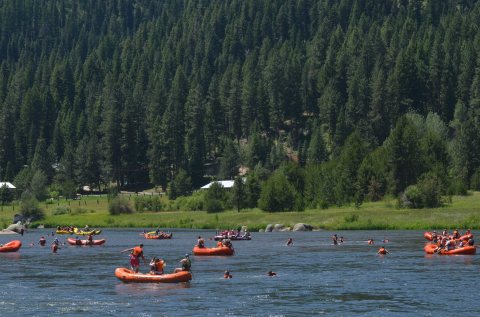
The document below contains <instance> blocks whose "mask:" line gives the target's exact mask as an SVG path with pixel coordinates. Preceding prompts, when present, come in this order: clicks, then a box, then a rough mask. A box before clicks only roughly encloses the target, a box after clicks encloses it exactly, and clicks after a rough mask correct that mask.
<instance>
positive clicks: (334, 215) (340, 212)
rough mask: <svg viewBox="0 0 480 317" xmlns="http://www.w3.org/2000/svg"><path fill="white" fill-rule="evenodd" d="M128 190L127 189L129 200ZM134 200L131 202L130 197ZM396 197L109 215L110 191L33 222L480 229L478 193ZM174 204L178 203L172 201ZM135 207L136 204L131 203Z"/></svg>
mask: <svg viewBox="0 0 480 317" xmlns="http://www.w3.org/2000/svg"><path fill="white" fill-rule="evenodd" d="M128 197H132V196H130V195H125V197H124V199H125V200H126V201H127V202H128V201H129V200H128ZM130 202H133V198H131V200H130ZM395 204H396V200H395V199H387V200H384V201H380V202H372V203H366V204H364V205H362V206H361V207H360V208H356V207H354V206H344V207H333V208H329V209H320V210H319V209H312V210H305V211H301V212H282V213H266V212H263V211H261V210H259V209H246V210H242V211H241V212H237V211H236V210H227V211H224V212H221V213H208V212H205V211H178V210H173V211H158V212H152V211H133V212H134V213H135V214H134V215H132V214H119V215H111V214H110V213H109V212H108V200H107V197H106V196H100V197H88V196H84V197H82V199H81V200H68V201H67V200H59V201H55V202H54V203H51V204H50V203H48V204H45V205H44V204H43V203H42V204H41V205H42V208H44V210H45V213H46V216H45V218H44V219H42V220H39V221H36V222H34V224H33V227H35V226H37V225H39V224H43V225H45V226H46V227H52V228H54V227H56V226H62V225H66V224H68V225H70V224H71V225H76V226H84V225H87V224H88V225H89V226H90V227H101V228H108V227H111V228H129V227H132V228H133V227H138V228H156V227H162V228H188V229H190V228H192V229H224V228H237V227H238V226H239V225H246V226H248V228H249V229H250V230H252V231H256V230H259V229H265V227H266V225H267V224H269V223H273V224H275V223H282V224H284V225H285V226H287V227H288V226H290V227H293V225H294V224H295V223H299V222H303V223H308V224H311V225H312V226H313V227H314V228H315V229H325V230H369V229H379V230H382V229H390V230H393V229H416V230H424V229H433V228H437V229H441V228H442V229H443V228H449V229H453V228H471V229H480V216H479V214H478V206H480V193H479V192H473V193H471V194H470V195H467V196H453V197H451V203H448V204H446V205H445V206H444V207H441V208H434V209H431V208H426V209H421V210H418V209H398V208H396V207H395ZM171 207H174V206H171ZM18 208H19V207H18V205H17V206H13V205H7V206H3V208H2V212H1V214H0V222H1V223H2V225H3V227H5V226H6V225H8V224H9V223H11V219H12V217H13V215H14V214H15V213H16V212H18ZM132 209H133V204H132Z"/></svg>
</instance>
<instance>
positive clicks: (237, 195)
mask: <svg viewBox="0 0 480 317" xmlns="http://www.w3.org/2000/svg"><path fill="white" fill-rule="evenodd" d="M232 203H233V205H234V206H235V207H236V208H237V211H238V212H240V210H241V209H242V208H244V207H245V206H247V191H246V186H245V184H244V181H243V178H242V177H240V176H237V177H236V178H235V182H234V184H233V195H232Z"/></svg>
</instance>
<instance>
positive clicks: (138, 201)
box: [134, 196, 162, 212]
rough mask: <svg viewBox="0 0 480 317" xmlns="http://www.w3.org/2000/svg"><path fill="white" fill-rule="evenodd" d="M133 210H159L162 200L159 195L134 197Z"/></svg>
mask: <svg viewBox="0 0 480 317" xmlns="http://www.w3.org/2000/svg"><path fill="white" fill-rule="evenodd" d="M134 204H135V210H136V211H138V212H143V211H161V210H162V202H161V201H160V197H159V196H154V197H152V196H149V197H141V196H138V197H135V203H134Z"/></svg>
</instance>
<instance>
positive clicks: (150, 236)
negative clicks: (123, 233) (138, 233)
mask: <svg viewBox="0 0 480 317" xmlns="http://www.w3.org/2000/svg"><path fill="white" fill-rule="evenodd" d="M144 236H145V239H157V240H163V239H171V238H172V236H173V233H160V234H155V232H154V233H153V234H150V233H145V235H144Z"/></svg>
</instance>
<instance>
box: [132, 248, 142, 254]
mask: <svg viewBox="0 0 480 317" xmlns="http://www.w3.org/2000/svg"><path fill="white" fill-rule="evenodd" d="M142 252H143V250H142V248H140V247H135V248H133V250H132V254H133V255H134V256H140V255H141V254H142Z"/></svg>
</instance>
